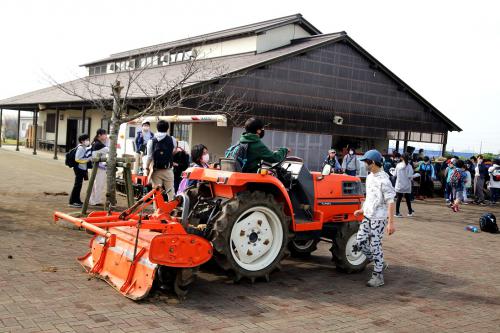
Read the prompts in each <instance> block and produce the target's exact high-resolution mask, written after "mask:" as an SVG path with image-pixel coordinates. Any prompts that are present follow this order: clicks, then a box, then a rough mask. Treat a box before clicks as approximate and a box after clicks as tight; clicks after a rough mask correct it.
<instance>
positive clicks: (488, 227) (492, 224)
mask: <svg viewBox="0 0 500 333" xmlns="http://www.w3.org/2000/svg"><path fill="white" fill-rule="evenodd" d="M479 228H481V231H486V232H491V233H492V234H496V233H497V232H498V225H497V218H496V217H495V215H493V214H491V213H486V214H483V215H482V216H481V217H480V218H479Z"/></svg>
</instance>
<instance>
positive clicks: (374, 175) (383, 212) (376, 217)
mask: <svg viewBox="0 0 500 333" xmlns="http://www.w3.org/2000/svg"><path fill="white" fill-rule="evenodd" d="M361 161H363V162H365V163H366V169H367V170H368V171H369V172H370V174H369V175H368V176H367V177H366V199H365V201H364V203H363V206H362V208H361V209H359V210H357V211H355V212H354V216H358V215H361V214H363V215H364V218H363V221H362V222H361V224H360V225H359V230H358V234H357V237H356V239H357V244H356V245H355V247H356V249H360V250H361V251H362V252H363V253H364V254H365V255H366V257H367V258H368V260H369V261H373V263H374V265H373V274H372V277H371V279H370V280H369V281H368V282H367V284H366V285H367V286H369V287H381V286H383V285H384V273H383V269H384V267H387V265H384V252H383V251H382V238H383V235H384V231H385V229H386V228H387V233H388V234H389V235H392V234H393V233H394V232H395V231H396V227H395V226H394V220H393V215H394V197H395V195H396V191H395V190H394V188H393V187H392V184H391V181H390V179H389V176H388V175H387V173H386V172H384V170H383V169H382V162H383V158H382V154H380V152H378V151H377V150H369V151H367V152H366V153H365V154H364V156H363V157H362V158H361Z"/></svg>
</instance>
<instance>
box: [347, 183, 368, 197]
mask: <svg viewBox="0 0 500 333" xmlns="http://www.w3.org/2000/svg"><path fill="white" fill-rule="evenodd" d="M342 195H363V192H362V191H361V182H342Z"/></svg>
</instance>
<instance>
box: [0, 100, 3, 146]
mask: <svg viewBox="0 0 500 333" xmlns="http://www.w3.org/2000/svg"><path fill="white" fill-rule="evenodd" d="M2 119H3V109H0V147H2V139H3V136H2V126H3V123H2Z"/></svg>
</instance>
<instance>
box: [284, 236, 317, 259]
mask: <svg viewBox="0 0 500 333" xmlns="http://www.w3.org/2000/svg"><path fill="white" fill-rule="evenodd" d="M318 243H319V239H317V238H312V239H306V240H296V239H292V240H291V241H290V242H289V243H288V249H289V250H290V254H291V255H292V257H295V258H305V257H308V256H310V255H311V253H313V252H314V251H316V250H317V249H318V246H317V245H318Z"/></svg>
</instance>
